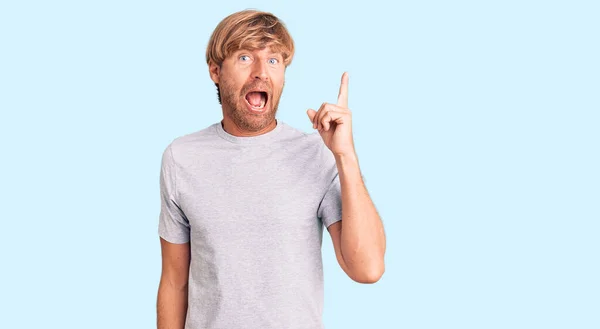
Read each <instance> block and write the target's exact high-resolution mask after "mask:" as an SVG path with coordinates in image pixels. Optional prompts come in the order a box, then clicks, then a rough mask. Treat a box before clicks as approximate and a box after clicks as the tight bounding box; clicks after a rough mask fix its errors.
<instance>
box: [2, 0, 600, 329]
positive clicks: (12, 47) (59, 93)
mask: <svg viewBox="0 0 600 329" xmlns="http://www.w3.org/2000/svg"><path fill="white" fill-rule="evenodd" d="M597 4H598V2H594V1H493V2H492V1H487V2H483V1H456V2H446V1H403V2H398V3H396V4H392V2H391V1H390V2H388V1H367V2H360V3H359V2H356V3H354V4H350V3H348V2H342V1H339V2H327V1H313V2H307V1H305V2H302V3H300V2H297V3H294V4H289V3H288V4H282V3H279V2H273V3H269V2H264V1H254V2H251V1H216V2H213V3H210V4H208V3H201V2H200V1H173V2H167V1H162V2H159V1H85V2H84V1H44V2H42V1H37V2H36V1H5V2H2V4H1V5H0V47H1V52H0V108H1V110H2V112H1V119H0V122H1V126H0V128H1V134H2V135H1V136H0V137H1V138H0V143H1V145H0V146H1V147H2V149H1V151H2V161H1V166H2V168H1V171H0V172H1V175H2V176H1V182H2V189H1V193H2V197H1V199H0V202H1V207H2V208H1V213H0V218H1V221H2V224H1V226H0V227H1V228H0V230H1V232H2V239H0V253H1V259H2V271H1V272H0V273H1V276H2V277H1V280H0V289H1V290H0V303H1V304H0V314H1V316H0V327H2V328H152V327H155V316H156V309H155V305H156V293H157V288H158V280H159V276H160V248H159V239H158V235H157V225H158V213H159V206H160V205H159V194H158V192H159V191H158V175H159V166H160V159H161V153H162V151H163V150H164V148H165V147H166V146H167V145H168V143H170V142H171V140H172V139H173V138H175V137H177V136H181V135H183V134H187V133H190V132H193V131H197V130H199V129H202V128H204V127H206V126H208V125H209V124H212V123H214V122H217V121H218V120H220V118H221V110H220V107H219V105H218V103H217V101H216V92H215V87H214V85H213V84H212V81H210V79H209V77H208V72H207V67H206V64H205V61H204V52H205V47H206V44H207V41H208V38H209V36H210V33H211V32H212V30H213V29H214V27H215V26H216V25H217V23H218V22H219V21H220V20H221V19H222V18H223V17H225V16H226V15H228V14H230V13H232V12H234V11H238V10H241V9H245V8H258V9H262V10H267V11H271V12H273V13H274V14H276V15H278V16H279V17H280V18H281V19H282V20H283V21H284V22H285V23H286V24H287V26H288V28H289V30H290V31H291V33H292V35H293V37H294V38H295V42H296V46H297V52H296V57H295V59H294V62H293V63H292V65H291V66H290V67H289V68H288V71H287V75H286V87H285V91H284V94H283V98H282V100H281V103H280V110H279V114H278V116H279V118H280V119H282V120H284V121H286V122H288V123H289V124H291V125H293V126H296V127H297V128H300V129H303V130H305V131H312V128H311V127H310V122H309V121H308V118H307V116H306V113H305V111H306V109H307V108H309V107H318V106H319V105H320V104H321V103H322V102H324V101H328V102H333V101H335V100H336V97H337V92H338V87H339V79H340V76H341V74H342V72H343V71H345V70H347V71H348V72H349V73H350V92H349V95H350V99H349V107H350V108H351V109H352V111H353V118H354V131H355V142H356V147H357V152H358V154H359V159H360V164H361V168H362V171H363V174H364V175H365V177H366V180H367V187H368V189H369V191H370V193H371V196H372V198H373V200H374V201H375V204H376V206H377V208H378V210H379V211H380V214H381V216H382V218H383V221H384V224H385V228H386V232H387V238H388V249H387V255H386V264H387V268H386V272H385V274H384V277H383V278H382V279H381V281H379V282H378V283H377V284H375V285H360V284H358V283H355V282H353V281H351V280H350V279H349V278H347V277H346V276H345V274H344V273H343V272H342V270H341V269H340V268H339V267H338V265H337V263H336V262H335V257H334V253H333V249H332V247H331V240H330V238H329V236H328V235H325V239H324V246H323V254H324V261H325V286H326V291H325V315H324V318H325V324H326V327H327V328H329V329H334V328H411V329H412V328H415V329H416V328H600V284H599V280H598V278H600V270H599V260H600V255H599V251H600V243H599V241H598V237H599V233H600V225H599V220H600V206H599V204H600V202H599V201H600V187H599V186H600V175H599V173H598V168H600V160H599V142H600V134H599V131H598V130H599V124H600V115H599V111H600V100H599V92H600V66H599V63H598V59H599V58H600V51H599V38H600V37H599V32H600V24H599V20H600V19H599V17H600V10H599V6H598V5H597Z"/></svg>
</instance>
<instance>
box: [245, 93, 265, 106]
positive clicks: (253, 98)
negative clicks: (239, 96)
mask: <svg viewBox="0 0 600 329" xmlns="http://www.w3.org/2000/svg"><path fill="white" fill-rule="evenodd" d="M262 97H263V96H262V93H259V92H251V93H249V94H248V95H247V96H246V99H247V100H248V103H250V105H252V106H254V107H259V106H260V105H261V100H262Z"/></svg>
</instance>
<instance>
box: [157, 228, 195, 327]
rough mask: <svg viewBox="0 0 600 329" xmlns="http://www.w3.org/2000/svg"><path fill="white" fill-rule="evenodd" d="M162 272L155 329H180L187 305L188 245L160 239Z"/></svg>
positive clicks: (183, 323)
mask: <svg viewBox="0 0 600 329" xmlns="http://www.w3.org/2000/svg"><path fill="white" fill-rule="evenodd" d="M160 246H161V250H162V273H161V277H160V284H159V286H158V297H157V302H156V314H157V328H158V329H183V328H184V325H185V317H186V315H187V306H188V300H187V297H188V276H189V268H190V243H189V242H188V243H183V244H175V243H170V242H167V241H166V240H164V239H163V238H160Z"/></svg>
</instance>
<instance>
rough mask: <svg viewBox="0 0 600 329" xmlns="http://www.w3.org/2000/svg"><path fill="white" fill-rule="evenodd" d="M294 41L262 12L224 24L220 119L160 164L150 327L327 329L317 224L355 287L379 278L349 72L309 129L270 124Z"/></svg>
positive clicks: (212, 59)
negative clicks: (153, 322) (158, 265)
mask: <svg viewBox="0 0 600 329" xmlns="http://www.w3.org/2000/svg"><path fill="white" fill-rule="evenodd" d="M293 55H294V43H293V40H292V38H291V36H290V35H289V33H288V31H287V29H286V28H285V26H284V24H283V23H282V22H281V21H279V20H278V19H277V17H275V16H273V15H272V14H270V13H265V12H259V11H253V10H246V11H242V12H238V13H235V14H232V15H230V16H228V17H226V18H225V19H224V20H223V21H222V22H221V23H219V25H218V26H217V28H216V29H215V31H214V32H213V34H212V36H211V39H210V41H209V43H208V47H207V52H206V58H207V63H208V66H209V73H210V77H211V79H212V80H213V81H214V83H215V85H216V86H217V95H218V100H219V103H220V104H221V107H222V111H223V120H222V121H221V122H219V123H216V124H213V125H211V126H209V127H207V128H205V129H202V130H200V131H197V132H195V133H192V134H188V135H185V136H182V137H179V138H176V139H175V140H173V142H172V143H171V144H170V145H169V146H168V147H167V148H166V150H165V152H164V153H163V157H162V164H161V174H160V191H161V213H160V217H159V235H160V242H161V250H162V274H161V279H160V285H159V290H158V301H157V313H158V321H157V322H158V328H159V329H166V328H184V327H185V328H187V329H192V328H194V329H196V328H197V329H200V328H203V329H206V328H260V329H268V328H277V329H281V328H323V324H322V311H323V267H322V258H321V256H322V255H321V244H322V233H323V227H326V228H327V230H328V232H329V233H330V235H331V239H332V242H333V246H334V250H335V254H336V258H337V260H338V262H339V264H340V266H341V268H342V269H343V270H344V271H345V273H347V274H348V276H349V277H350V278H352V279H353V280H355V281H357V282H361V283H374V282H376V281H378V280H379V278H380V277H381V276H382V274H383V272H384V261H383V259H384V253H385V235H384V230H383V226H382V223H381V220H380V218H379V216H378V214H377V211H376V209H375V207H374V205H373V203H372V202H371V199H370V197H369V195H368V192H367V190H366V188H365V186H364V183H363V180H362V177H361V173H360V169H359V166H358V160H357V157H356V153H355V150H354V144H353V139H352V126H351V125H352V116H351V112H350V110H349V109H348V75H347V74H346V73H345V74H343V76H342V81H341V86H340V90H339V97H338V102H337V104H327V103H323V105H322V106H321V107H320V108H319V109H318V110H317V111H315V110H313V109H309V110H308V111H307V115H308V118H309V119H310V121H311V122H312V124H313V128H315V129H317V130H318V133H317V132H314V133H311V134H306V133H304V132H302V131H299V130H297V129H295V128H293V127H291V126H289V125H287V124H285V123H284V122H282V121H281V120H277V119H276V118H275V114H276V112H277V107H278V103H279V99H280V97H281V93H282V91H283V85H284V75H285V70H286V68H287V66H288V65H290V63H291V61H292V58H293Z"/></svg>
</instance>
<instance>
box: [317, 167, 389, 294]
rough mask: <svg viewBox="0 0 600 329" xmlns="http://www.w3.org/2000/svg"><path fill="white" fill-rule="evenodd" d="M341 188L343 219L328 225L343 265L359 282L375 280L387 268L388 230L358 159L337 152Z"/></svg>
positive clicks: (339, 260)
mask: <svg viewBox="0 0 600 329" xmlns="http://www.w3.org/2000/svg"><path fill="white" fill-rule="evenodd" d="M336 165H337V168H338V173H339V178H340V185H341V190H342V220H341V221H338V222H335V223H333V224H332V225H330V226H329V227H328V231H329V234H330V235H331V240H332V242H333V246H334V249H335V253H336V258H337V260H338V263H339V264H340V266H341V268H342V269H343V270H344V272H346V274H348V276H349V277H350V278H351V279H352V280H354V281H356V282H360V283H375V282H377V281H378V280H379V279H380V278H381V276H382V275H383V272H384V271H385V264H384V254H385V246H386V240H385V233H384V229H383V223H382V222H381V218H380V217H379V214H378V213H377V210H376V209H375V206H374V204H373V202H372V200H371V198H370V196H369V193H368V192H367V189H366V187H365V185H364V182H363V180H362V176H361V174H360V169H359V166H358V159H357V157H356V155H353V156H342V155H340V156H336Z"/></svg>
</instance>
